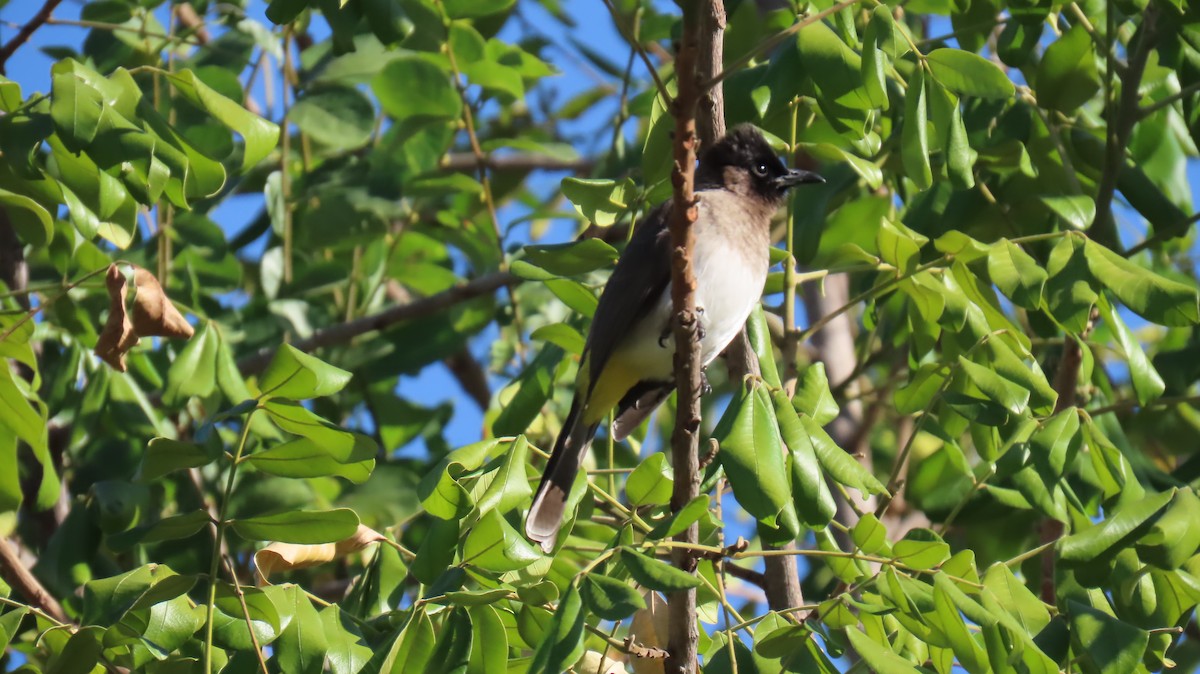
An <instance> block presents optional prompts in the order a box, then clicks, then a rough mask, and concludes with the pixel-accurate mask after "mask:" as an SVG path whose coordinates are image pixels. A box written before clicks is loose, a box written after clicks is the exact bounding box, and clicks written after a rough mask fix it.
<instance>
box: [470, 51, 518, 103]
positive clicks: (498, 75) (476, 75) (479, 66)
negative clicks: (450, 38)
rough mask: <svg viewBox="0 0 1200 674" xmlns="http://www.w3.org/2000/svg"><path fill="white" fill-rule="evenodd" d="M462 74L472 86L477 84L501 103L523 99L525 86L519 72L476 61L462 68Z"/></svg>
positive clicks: (501, 64)
mask: <svg viewBox="0 0 1200 674" xmlns="http://www.w3.org/2000/svg"><path fill="white" fill-rule="evenodd" d="M462 73H463V75H465V76H466V78H467V80H468V81H469V82H471V83H472V84H477V85H479V86H480V87H481V88H483V90H484V91H486V92H488V93H489V94H493V95H496V96H497V97H498V98H499V99H500V100H501V101H504V102H511V101H518V100H521V99H522V98H524V97H525V84H524V83H523V82H522V81H521V72H520V71H519V70H517V69H516V68H510V67H509V66H506V65H504V64H503V63H498V62H496V61H476V62H474V63H468V64H467V65H465V66H462Z"/></svg>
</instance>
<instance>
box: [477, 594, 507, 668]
mask: <svg viewBox="0 0 1200 674" xmlns="http://www.w3.org/2000/svg"><path fill="white" fill-rule="evenodd" d="M467 614H468V615H469V616H470V617H471V631H472V639H471V641H472V648H471V659H470V663H469V665H468V667H467V671H468V672H470V674H507V672H508V633H507V631H506V629H505V626H504V621H503V620H501V619H500V615H499V613H498V612H497V610H496V609H495V608H492V607H491V606H487V605H481V606H470V607H468V608H467ZM507 615H511V614H507Z"/></svg>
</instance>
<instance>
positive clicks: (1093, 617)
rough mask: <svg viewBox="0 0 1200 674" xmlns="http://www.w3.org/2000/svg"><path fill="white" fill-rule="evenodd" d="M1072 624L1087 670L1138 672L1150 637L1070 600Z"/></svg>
mask: <svg viewBox="0 0 1200 674" xmlns="http://www.w3.org/2000/svg"><path fill="white" fill-rule="evenodd" d="M1067 611H1068V612H1069V614H1070V621H1071V639H1072V641H1073V642H1075V643H1076V644H1077V649H1076V651H1075V652H1076V653H1077V654H1078V657H1079V658H1080V659H1081V660H1082V661H1083V663H1081V664H1083V665H1084V666H1085V667H1086V666H1089V665H1090V667H1088V669H1090V670H1091V671H1095V672H1099V673H1100V674H1126V673H1127V672H1133V671H1137V670H1138V669H1139V668H1140V666H1141V664H1142V654H1143V653H1145V652H1146V646H1147V644H1148V643H1149V641H1150V635H1149V634H1147V633H1146V631H1145V630H1143V629H1139V628H1137V627H1134V626H1133V625H1130V624H1128V623H1125V622H1122V621H1120V620H1117V619H1116V618H1114V617H1112V616H1110V615H1108V614H1107V613H1105V612H1103V611H1099V610H1097V609H1094V608H1092V607H1091V606H1087V605H1085V604H1081V603H1079V602H1077V601H1075V600H1073V599H1068V600H1067Z"/></svg>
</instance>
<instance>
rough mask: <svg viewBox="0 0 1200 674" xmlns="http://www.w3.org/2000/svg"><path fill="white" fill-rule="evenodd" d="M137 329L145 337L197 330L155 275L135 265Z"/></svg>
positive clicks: (190, 333)
mask: <svg viewBox="0 0 1200 674" xmlns="http://www.w3.org/2000/svg"><path fill="white" fill-rule="evenodd" d="M133 269H134V271H133V284H134V286H135V287H136V288H137V293H136V294H135V295H134V298H133V329H134V330H136V331H137V333H138V334H139V335H141V336H142V337H182V338H183V339H187V338H189V337H191V336H192V335H193V334H194V333H195V330H194V329H193V328H192V326H191V325H190V324H189V323H188V322H187V320H186V319H184V317H183V314H180V313H179V310H178V309H176V308H175V305H174V304H171V300H170V299H168V298H167V294H166V293H165V292H163V289H162V286H161V285H159V283H158V279H156V278H154V274H151V273H150V272H148V271H146V270H145V269H142V268H141V267H138V266H136V265H134V267H133Z"/></svg>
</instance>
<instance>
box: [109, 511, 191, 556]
mask: <svg viewBox="0 0 1200 674" xmlns="http://www.w3.org/2000/svg"><path fill="white" fill-rule="evenodd" d="M210 524H212V518H211V517H209V515H208V511H207V510H194V511H192V512H190V513H187V514H186V515H175V516H172V517H166V518H163V519H161V520H159V521H157V522H154V523H153V524H144V525H142V526H138V527H134V528H133V529H130V530H129V531H123V532H121V533H119V534H116V535H114V536H109V537H108V547H110V548H112V549H113V550H116V551H118V552H119V551H123V550H127V549H129V548H131V547H133V546H134V545H135V544H138V543H141V544H142V545H149V544H151V543H161V542H163V541H175V540H180V539H183V538H190V537H192V536H194V535H196V534H197V533H199V532H200V530H201V529H203V528H205V527H207V526H208V525H210Z"/></svg>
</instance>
